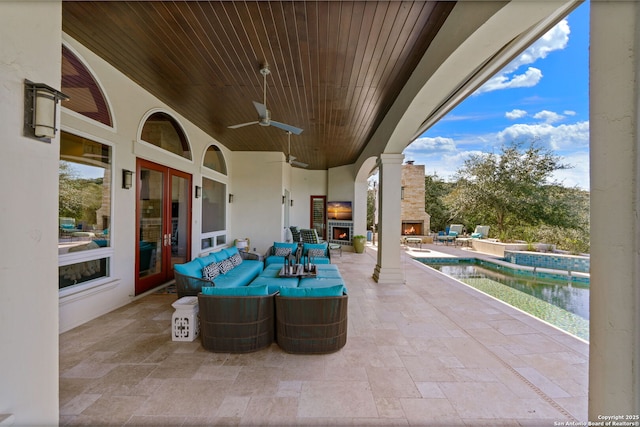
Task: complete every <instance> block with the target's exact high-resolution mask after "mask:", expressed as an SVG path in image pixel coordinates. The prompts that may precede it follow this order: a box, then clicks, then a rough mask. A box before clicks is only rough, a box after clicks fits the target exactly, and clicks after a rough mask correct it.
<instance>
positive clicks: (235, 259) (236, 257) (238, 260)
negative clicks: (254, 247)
mask: <svg viewBox="0 0 640 427" xmlns="http://www.w3.org/2000/svg"><path fill="white" fill-rule="evenodd" d="M229 259H230V260H231V264H233V266H234V267H237V266H239V265H240V264H242V257H241V256H240V254H239V253H237V252H236V253H235V254H234V255H233V256H231V257H229Z"/></svg>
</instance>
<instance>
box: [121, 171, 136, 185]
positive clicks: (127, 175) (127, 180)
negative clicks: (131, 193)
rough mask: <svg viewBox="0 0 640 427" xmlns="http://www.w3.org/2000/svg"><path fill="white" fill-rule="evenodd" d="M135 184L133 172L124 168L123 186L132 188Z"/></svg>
mask: <svg viewBox="0 0 640 427" xmlns="http://www.w3.org/2000/svg"><path fill="white" fill-rule="evenodd" d="M132 186H133V172H131V171H130V170H127V169H122V188H124V189H125V190H128V189H130V188H131V187H132Z"/></svg>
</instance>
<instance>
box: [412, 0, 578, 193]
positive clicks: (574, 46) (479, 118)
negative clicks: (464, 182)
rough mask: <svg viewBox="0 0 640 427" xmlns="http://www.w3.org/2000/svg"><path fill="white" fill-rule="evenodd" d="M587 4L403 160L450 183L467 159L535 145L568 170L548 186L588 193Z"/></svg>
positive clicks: (427, 134)
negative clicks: (507, 147)
mask: <svg viewBox="0 0 640 427" xmlns="http://www.w3.org/2000/svg"><path fill="white" fill-rule="evenodd" d="M588 61H589V2H585V3H583V4H582V5H581V6H579V7H578V8H577V9H575V10H574V11H573V12H572V13H571V14H570V15H569V16H568V17H567V18H566V19H564V20H563V21H562V22H560V23H558V24H557V25H556V26H555V27H554V28H553V29H551V30H550V31H549V32H548V33H547V34H546V35H545V36H543V37H542V38H541V39H540V40H538V41H537V42H536V43H534V44H533V45H532V46H531V47H530V48H528V49H527V50H526V51H525V52H523V53H522V54H521V55H520V56H519V57H518V58H516V59H515V60H514V61H513V62H512V63H511V64H509V65H508V66H507V67H505V68H504V69H503V70H502V71H501V72H500V73H499V74H498V75H496V76H495V77H493V78H492V79H490V80H489V81H488V82H487V83H485V84H484V85H483V86H482V87H481V88H480V89H479V90H478V91H477V92H476V93H475V94H473V95H472V96H470V97H469V98H467V99H466V100H465V101H463V102H462V103H461V104H460V105H458V107H456V108H455V109H454V110H452V111H451V112H450V113H449V114H448V115H447V116H445V117H444V118H443V119H442V120H440V121H439V122H438V123H437V124H436V125H435V126H433V127H432V128H430V129H429V130H427V132H425V133H424V134H422V135H421V136H420V138H418V139H416V140H415V141H414V142H413V143H412V144H411V145H409V146H408V147H407V148H406V149H405V151H404V155H405V160H414V161H415V163H416V164H424V165H425V171H426V173H427V174H430V175H432V174H434V173H436V174H437V175H438V176H439V177H440V178H443V179H445V180H451V178H452V177H453V176H454V175H455V172H456V170H458V169H459V168H460V167H461V166H462V165H463V163H464V160H465V159H466V158H468V156H469V155H470V154H479V153H490V152H494V153H499V152H500V148H501V147H502V146H503V145H506V144H509V143H511V142H514V141H518V142H524V143H525V144H527V143H529V142H531V141H534V140H535V141H537V142H538V143H539V144H540V145H541V146H543V147H545V148H548V149H550V150H551V151H552V152H553V153H554V154H556V155H557V156H560V157H561V161H562V163H565V164H569V165H571V166H572V168H570V169H568V170H563V171H558V172H557V173H556V174H555V175H554V179H555V180H556V181H558V182H561V183H562V184H563V185H565V186H567V187H574V186H575V187H579V188H583V189H586V190H588V189H589V63H588Z"/></svg>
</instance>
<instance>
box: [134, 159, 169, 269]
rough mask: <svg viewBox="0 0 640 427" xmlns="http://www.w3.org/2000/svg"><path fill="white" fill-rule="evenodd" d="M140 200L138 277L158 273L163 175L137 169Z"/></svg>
mask: <svg viewBox="0 0 640 427" xmlns="http://www.w3.org/2000/svg"><path fill="white" fill-rule="evenodd" d="M139 176H140V200H139V201H138V202H139V209H138V218H139V221H138V224H139V225H138V227H139V228H138V233H139V236H140V238H139V243H138V278H143V277H148V276H153V275H156V274H159V273H161V272H162V269H163V265H162V259H163V253H162V252H163V248H164V245H163V239H164V232H163V230H164V228H165V225H164V223H163V219H164V215H163V206H164V181H165V177H164V173H163V172H160V171H155V170H150V169H147V168H141V169H140V175H139Z"/></svg>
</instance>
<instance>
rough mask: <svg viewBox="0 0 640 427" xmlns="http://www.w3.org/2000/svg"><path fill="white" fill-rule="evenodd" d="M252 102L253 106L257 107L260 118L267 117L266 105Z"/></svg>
mask: <svg viewBox="0 0 640 427" xmlns="http://www.w3.org/2000/svg"><path fill="white" fill-rule="evenodd" d="M252 102H253V106H254V107H256V111H257V112H258V115H259V116H260V118H265V117H267V106H266V105H264V104H260V103H259V102H256V101H252Z"/></svg>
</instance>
